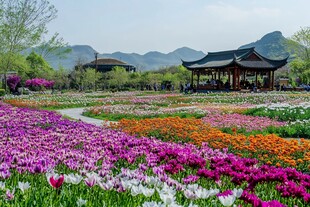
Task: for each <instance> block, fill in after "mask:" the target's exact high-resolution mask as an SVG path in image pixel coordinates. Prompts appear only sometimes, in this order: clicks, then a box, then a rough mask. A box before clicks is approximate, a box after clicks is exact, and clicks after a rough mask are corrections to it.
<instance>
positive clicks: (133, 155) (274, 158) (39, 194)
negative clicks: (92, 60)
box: [0, 92, 310, 207]
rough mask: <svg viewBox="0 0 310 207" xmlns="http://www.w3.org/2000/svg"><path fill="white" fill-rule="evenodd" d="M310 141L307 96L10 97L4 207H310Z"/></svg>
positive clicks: (1, 126) (2, 145)
mask: <svg viewBox="0 0 310 207" xmlns="http://www.w3.org/2000/svg"><path fill="white" fill-rule="evenodd" d="M75 107H84V108H85V110H84V115H85V116H89V117H93V118H97V119H102V120H107V121H116V122H113V123H112V122H111V123H108V122H104V123H103V124H102V126H95V125H92V124H88V123H84V122H82V121H80V120H72V119H67V118H66V117H62V116H61V115H60V114H59V113H57V112H56V111H55V109H64V108H75ZM309 139H310V94H309V93H296V92H295V93H293V92H286V93H285V92H282V93H280V92H270V93H247V94H246V93H244V94H243V93H213V94H179V93H161V92H120V93H99V92H98V93H92V94H91V93H90V94H77V93H72V94H69V93H68V94H57V95H47V94H45V95H44V94H36V95H27V96H6V97H4V98H3V100H2V101H0V149H1V150H0V206H1V207H2V206H4V207H6V206H8V207H9V206H38V207H50V206H55V207H59V206H63V207H67V206H68V207H71V206H87V207H88V206H89V207H90V206H93V207H97V206H99V207H103V206H106V207H110V206H115V207H119V206H120V207H122V206H124V207H127V206H129V207H131V206H132V207H157V206H160V207H177V206H184V207H194V206H195V207H206V206H211V207H212V206H213V207H218V206H236V207H239V206H243V207H247V206H254V207H284V206H288V207H295V206H298V207H299V206H310V140H309Z"/></svg>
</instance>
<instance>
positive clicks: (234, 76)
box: [233, 65, 237, 90]
mask: <svg viewBox="0 0 310 207" xmlns="http://www.w3.org/2000/svg"><path fill="white" fill-rule="evenodd" d="M236 79H237V68H236V65H235V67H234V71H233V89H234V90H236Z"/></svg>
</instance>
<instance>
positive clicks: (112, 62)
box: [88, 58, 127, 65]
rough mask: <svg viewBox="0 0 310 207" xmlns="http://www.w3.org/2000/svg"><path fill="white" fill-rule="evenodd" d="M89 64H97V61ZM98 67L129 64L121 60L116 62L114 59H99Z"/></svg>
mask: <svg viewBox="0 0 310 207" xmlns="http://www.w3.org/2000/svg"><path fill="white" fill-rule="evenodd" d="M88 64H96V60H93V61H91V62H90V63H88ZM97 64H98V65H127V63H124V62H122V61H120V60H116V59H113V58H99V59H97Z"/></svg>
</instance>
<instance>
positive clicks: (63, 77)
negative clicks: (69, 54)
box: [53, 67, 70, 90]
mask: <svg viewBox="0 0 310 207" xmlns="http://www.w3.org/2000/svg"><path fill="white" fill-rule="evenodd" d="M53 80H55V85H54V87H55V88H58V89H59V90H62V89H64V88H65V89H68V88H69V87H70V79H69V72H68V71H67V70H66V69H65V68H63V67H60V68H59V69H58V70H55V72H54V77H53Z"/></svg>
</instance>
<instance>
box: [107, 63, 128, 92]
mask: <svg viewBox="0 0 310 207" xmlns="http://www.w3.org/2000/svg"><path fill="white" fill-rule="evenodd" d="M107 78H108V82H109V84H110V85H111V86H112V87H115V88H118V89H122V88H123V86H124V85H125V84H126V83H127V82H128V79H129V73H128V72H126V69H125V68H123V67H120V66H115V67H113V68H112V71H109V72H107Z"/></svg>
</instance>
